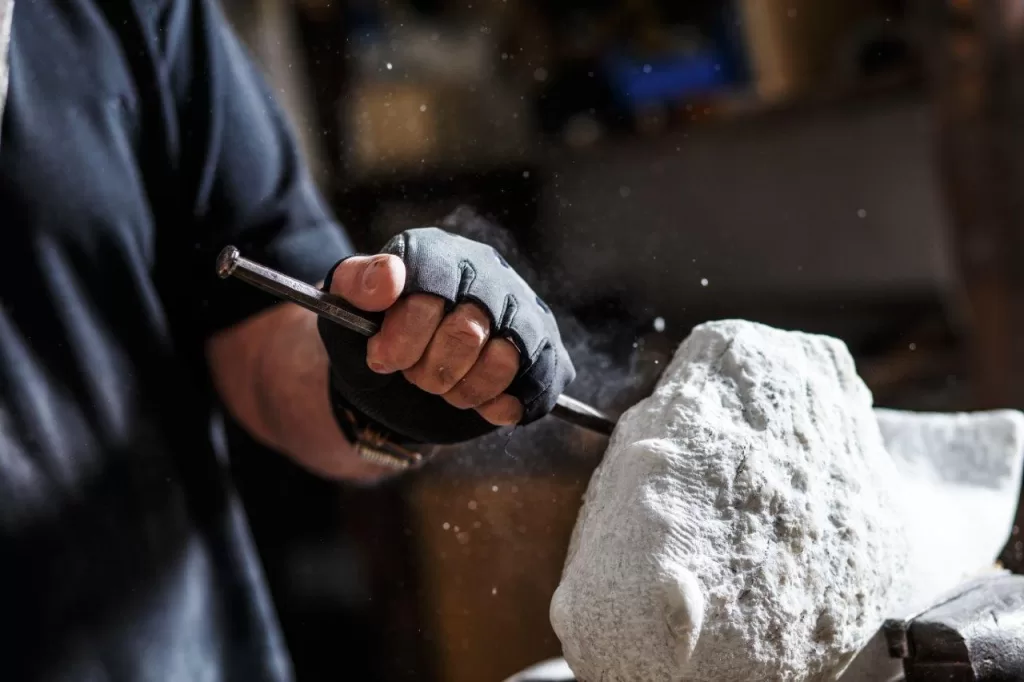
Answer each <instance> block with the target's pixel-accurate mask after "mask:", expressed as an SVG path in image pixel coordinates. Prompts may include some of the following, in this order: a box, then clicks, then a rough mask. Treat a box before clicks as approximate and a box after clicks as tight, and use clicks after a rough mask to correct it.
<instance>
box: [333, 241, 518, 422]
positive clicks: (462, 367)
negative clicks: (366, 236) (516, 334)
mask: <svg viewBox="0 0 1024 682" xmlns="http://www.w3.org/2000/svg"><path fill="white" fill-rule="evenodd" d="M405 283H406V267H405V264H404V263H403V261H402V259H401V258H399V257H398V256H394V255H390V254H380V255H376V256H357V257H352V258H349V259H347V260H345V261H344V262H342V263H341V264H340V265H339V266H338V267H337V269H336V270H335V272H334V276H333V277H332V279H331V285H330V293H332V294H335V295H337V296H340V297H341V298H343V299H345V300H346V301H348V302H349V303H351V304H352V305H354V306H355V307H357V308H360V309H362V310H365V311H368V312H383V313H384V319H383V322H382V324H381V327H380V331H379V332H378V333H377V334H376V335H375V336H373V337H372V338H370V340H369V343H368V344H367V349H366V364H367V366H368V367H369V368H370V369H371V370H372V371H373V372H376V373H378V374H392V373H394V372H401V373H402V374H403V375H404V376H405V378H406V380H407V381H409V383H411V384H413V385H414V386H416V387H418V388H419V389H421V390H423V391H426V392H427V393H430V394H433V395H437V396H440V397H442V398H443V399H444V400H445V402H447V403H448V404H449V405H451V406H452V407H455V408H458V409H461V410H470V409H472V410H476V412H477V413H479V415H480V416H481V417H483V418H484V419H485V420H487V421H488V422H490V423H491V424H494V425H495V426H506V425H511V424H515V423H517V422H519V420H520V419H521V418H522V416H523V405H522V403H521V402H520V401H519V400H517V399H516V398H515V397H513V396H511V395H508V394H507V393H506V392H505V391H506V389H508V387H509V386H510V385H511V384H512V381H513V380H514V379H515V377H516V373H517V372H518V370H519V365H520V358H519V350H518V349H517V348H516V346H515V345H514V344H513V343H512V342H511V341H509V340H508V339H505V338H495V337H493V335H492V321H491V318H490V316H489V315H488V313H487V312H486V311H485V310H484V309H483V308H482V307H480V306H479V305H477V304H476V303H472V302H462V303H459V304H458V305H456V306H455V307H454V308H452V309H451V311H450V312H447V313H446V312H445V308H446V302H445V300H444V299H443V298H441V297H439V296H434V295H431V294H423V293H414V294H411V295H409V296H405V297H402V296H401V294H402V291H403V289H404V288H405Z"/></svg>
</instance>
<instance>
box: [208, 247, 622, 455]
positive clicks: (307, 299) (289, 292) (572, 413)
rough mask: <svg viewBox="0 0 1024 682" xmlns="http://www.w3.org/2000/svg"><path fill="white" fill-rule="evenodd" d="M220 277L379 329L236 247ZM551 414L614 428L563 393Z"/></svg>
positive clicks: (223, 260)
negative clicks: (236, 280) (256, 260)
mask: <svg viewBox="0 0 1024 682" xmlns="http://www.w3.org/2000/svg"><path fill="white" fill-rule="evenodd" d="M217 274H218V275H220V276H221V277H222V278H224V279H226V278H228V277H237V278H238V279H240V280H242V281H243V282H246V283H248V284H251V285H252V286H254V287H256V288H258V289H262V290H263V291H265V292H267V293H269V294H273V295H274V296H277V297H278V298H281V299H284V300H287V301H291V302H292V303H295V304H297V305H300V306H302V307H303V308H305V309H307V310H310V311H312V312H314V313H316V314H317V315H319V316H320V317H323V318H325V319H328V320H330V321H331V322H334V323H335V324H339V325H341V326H342V327H345V328H346V329H350V330H352V331H354V332H356V333H358V334H362V335H363V336H373V335H374V334H376V333H377V330H378V329H379V328H380V325H379V324H378V323H377V322H375V321H374V320H371V319H370V318H368V317H367V316H366V314H365V313H363V312H361V311H360V310H357V309H356V308H354V307H352V306H351V305H349V304H348V303H347V302H346V301H345V300H343V299H341V298H339V297H338V296H334V295H332V294H329V293H326V292H324V291H320V290H319V289H317V288H316V287H313V286H310V285H308V284H306V283H305V282H300V281H299V280H297V279H294V278H292V277H289V276H288V275H285V274H283V273H280V272H277V271H276V270H274V269H272V268H268V267H267V266H265V265H260V264H259V263H256V262H255V261H251V260H249V259H248V258H243V257H242V254H241V253H240V252H239V250H238V249H237V248H235V247H234V246H228V247H225V248H224V249H223V250H222V251H221V252H220V256H218V257H217ZM551 414H552V415H554V416H555V417H558V418H559V419H561V420H563V421H565V422H568V423H570V424H574V425H576V426H581V427H583V428H585V429H588V430H590V431H594V432H596V433H600V434H603V435H606V436H607V435H611V433H612V431H613V430H614V429H615V420H614V419H612V417H610V416H609V415H607V414H605V413H604V412H602V411H600V410H598V409H597V408H594V407H591V406H590V405H587V404H586V403H584V402H581V401H579V400H576V399H575V398H570V397H569V396H567V395H564V394H563V395H560V396H559V397H558V402H557V403H555V407H554V409H552V410H551Z"/></svg>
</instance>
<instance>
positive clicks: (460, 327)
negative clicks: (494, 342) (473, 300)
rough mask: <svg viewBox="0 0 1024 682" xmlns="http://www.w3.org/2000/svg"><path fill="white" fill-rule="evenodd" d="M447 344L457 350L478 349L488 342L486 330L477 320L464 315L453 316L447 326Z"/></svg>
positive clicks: (445, 332) (445, 331)
mask: <svg viewBox="0 0 1024 682" xmlns="http://www.w3.org/2000/svg"><path fill="white" fill-rule="evenodd" d="M444 334H445V336H446V339H445V341H446V343H447V344H448V345H450V346H453V347H455V348H456V349H476V348H479V347H480V346H482V345H484V342H485V341H486V340H487V330H485V329H484V328H483V327H482V326H481V325H480V324H479V323H478V322H477V321H476V320H472V319H470V318H468V317H465V316H462V315H452V317H451V320H450V321H449V322H448V323H446V324H445V330H444Z"/></svg>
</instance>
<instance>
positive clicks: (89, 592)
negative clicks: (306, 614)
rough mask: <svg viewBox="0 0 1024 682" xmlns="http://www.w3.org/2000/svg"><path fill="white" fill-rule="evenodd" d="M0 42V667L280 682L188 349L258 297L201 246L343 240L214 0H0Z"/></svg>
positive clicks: (198, 367) (211, 404)
mask: <svg viewBox="0 0 1024 682" xmlns="http://www.w3.org/2000/svg"><path fill="white" fill-rule="evenodd" d="M10 60H11V62H10V67H11V79H10V90H9V94H8V101H7V106H6V111H5V112H4V121H3V126H2V139H0V679H4V680H19V681H22V680H61V681H66V680H76V681H78V680H83V681H84V680H89V681H96V682H100V681H107V680H145V681H149V680H160V681H175V682H177V681H179V680H180V681H181V682H186V681H187V682H202V681H204V680H211V681H214V680H239V681H244V682H261V681H265V680H273V681H279V680H284V679H288V678H289V676H290V673H289V665H288V661H287V656H286V655H285V653H284V650H283V647H282V644H281V641H280V637H279V634H278V632H277V629H276V623H275V619H274V615H273V611H272V608H271V605H270V602H269V600H268V597H267V593H266V590H265V588H264V585H263V582H262V576H261V572H260V568H259V565H258V563H257V560H256V557H255V553H254V551H253V547H252V543H251V541H250V538H249V536H248V532H247V530H246V524H245V520H244V518H243V516H242V514H241V511H240V509H239V505H238V501H237V499H236V497H235V495H234V493H233V491H232V489H231V487H230V483H229V481H228V479H227V477H226V474H225V468H224V466H223V464H224V461H223V460H224V458H223V453H222V449H223V448H221V447H220V445H219V443H218V439H217V437H216V434H217V433H218V431H217V428H216V424H217V415H218V404H217V400H216V397H215V395H214V394H213V392H212V390H211V387H210V381H209V373H208V369H207V367H206V365H205V360H204V356H203V344H204V342H205V340H206V339H208V338H209V337H210V335H211V334H214V333H216V332H217V331H218V330H221V329H223V328H225V327H227V326H229V325H231V324H233V323H236V322H238V321H240V320H243V319H244V318H245V317H247V316H249V315H251V314H253V313H255V312H257V311H258V310H260V309H261V308H264V307H266V306H269V305H272V304H273V303H274V301H272V300H270V299H269V298H268V297H267V296H265V295H263V294H261V293H259V292H256V291H255V290H248V289H246V288H245V287H244V285H241V284H238V283H235V282H224V281H221V280H219V279H217V277H216V275H215V273H214V263H215V260H216V255H217V252H218V251H219V250H220V248H221V247H222V246H224V245H226V244H228V243H233V244H236V245H237V246H239V247H240V248H241V249H242V252H243V253H244V254H246V255H248V256H251V257H252V258H255V259H257V260H260V261H262V262H265V263H267V264H268V265H271V266H273V267H276V268H278V269H281V270H283V271H285V272H288V273H290V274H292V275H293V276H296V277H299V278H300V279H304V280H306V281H309V282H313V281H316V280H319V279H321V278H322V277H323V276H324V275H325V274H326V272H327V270H328V268H329V267H330V266H331V265H332V264H333V263H334V262H335V261H336V260H337V259H338V258H340V257H341V256H343V255H345V254H346V253H347V252H348V250H349V248H348V243H347V241H346V239H345V237H344V236H343V235H342V233H341V232H340V230H339V229H338V228H337V226H336V225H335V224H334V223H333V222H332V220H331V219H330V217H329V215H328V212H327V211H326V210H325V208H324V206H323V204H322V201H321V200H320V198H319V197H318V196H317V193H316V191H315V190H314V188H313V186H312V184H311V182H310V179H309V178H308V176H307V174H306V172H305V171H304V169H303V167H302V164H301V161H300V159H299V157H298V154H297V151H296V145H295V143H294V141H293V139H292V137H291V136H290V134H289V133H288V131H287V129H286V127H285V125H284V124H283V121H282V116H281V114H280V113H279V111H278V109H277V108H276V107H275V105H274V103H273V102H272V100H271V96H270V93H269V91H268V89H267V88H266V87H265V85H264V84H263V83H262V82H261V80H260V78H259V77H258V76H257V74H256V73H255V71H254V69H253V67H252V65H251V63H250V61H249V60H248V58H247V57H246V55H245V54H244V53H243V50H242V49H241V48H240V46H239V43H238V41H237V40H236V38H235V37H234V36H233V35H232V34H231V32H230V31H229V29H228V28H227V26H226V23H225V21H224V19H223V18H222V16H221V14H220V13H219V11H218V10H217V9H215V6H214V2H213V0H17V2H16V3H15V9H14V28H13V41H12V44H11V54H10ZM325 399H326V398H325Z"/></svg>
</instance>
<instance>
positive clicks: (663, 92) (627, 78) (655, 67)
mask: <svg viewBox="0 0 1024 682" xmlns="http://www.w3.org/2000/svg"><path fill="white" fill-rule="evenodd" d="M726 61H727V60H726V58H725V56H724V55H722V54H721V53H720V52H719V51H718V50H715V49H708V50H704V51H700V52H696V53H693V54H688V55H668V56H665V57H661V58H659V59H652V60H648V61H644V62H640V61H636V60H634V59H631V58H629V57H624V56H622V55H612V56H609V57H607V58H606V62H605V63H606V68H607V70H608V78H609V81H610V83H611V86H612V90H613V91H614V92H615V95H616V97H617V98H619V99H621V100H623V101H624V103H625V104H627V105H629V106H633V107H636V106H644V105H649V104H660V103H663V102H668V101H672V100H676V99H680V98H682V97H685V96H687V95H693V94H703V93H707V92H710V91H713V90H716V89H718V88H721V87H723V86H725V85H729V84H730V83H731V82H732V80H733V79H732V78H731V76H730V74H729V73H728V70H727V69H726V68H725V63H726Z"/></svg>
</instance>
